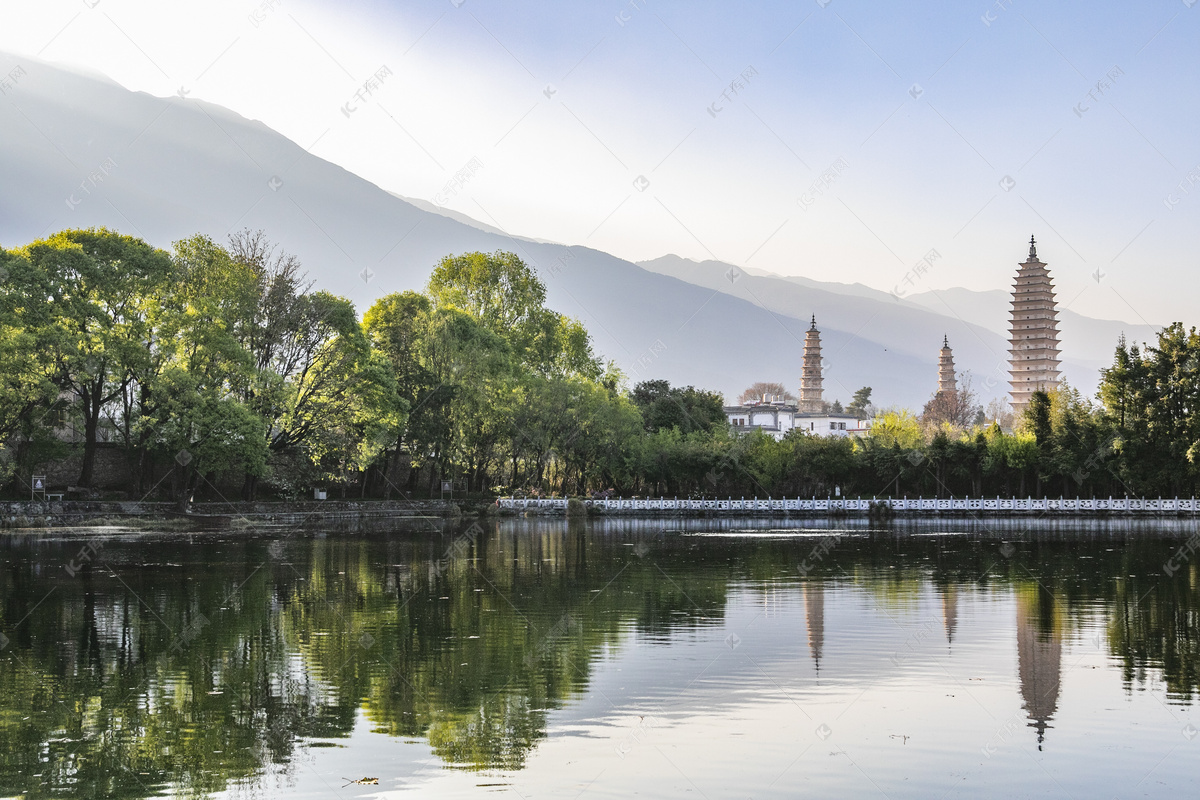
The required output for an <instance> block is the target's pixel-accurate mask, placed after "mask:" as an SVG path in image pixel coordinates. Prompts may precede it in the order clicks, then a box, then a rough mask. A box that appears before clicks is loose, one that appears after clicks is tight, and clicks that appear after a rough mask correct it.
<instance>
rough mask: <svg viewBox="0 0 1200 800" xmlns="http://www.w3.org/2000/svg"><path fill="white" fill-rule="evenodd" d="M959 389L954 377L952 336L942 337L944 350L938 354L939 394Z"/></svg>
mask: <svg viewBox="0 0 1200 800" xmlns="http://www.w3.org/2000/svg"><path fill="white" fill-rule="evenodd" d="M956 391H958V381H957V380H956V379H955V377H954V353H953V352H952V351H951V350H950V337H948V336H943V337H942V351H941V353H940V354H939V355H938V394H942V393H943V392H950V393H953V392H956Z"/></svg>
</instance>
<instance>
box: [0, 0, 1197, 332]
mask: <svg viewBox="0 0 1200 800" xmlns="http://www.w3.org/2000/svg"><path fill="white" fill-rule="evenodd" d="M1195 5H1200V3H1196V2H1195V0H1142V1H1141V2H1137V3H1104V2H1064V3H1055V4H1033V3H1028V2H1025V3H1023V2H1020V0H1014V1H1013V2H1006V0H999V2H997V1H996V0H992V1H991V2H986V1H985V0H979V2H971V0H959V1H958V2H953V3H952V2H944V3H937V2H929V3H922V4H913V3H905V4H895V5H889V6H884V7H881V6H883V4H879V3H864V2H858V1H857V0H819V1H818V0H795V1H794V2H781V1H779V0H767V1H766V2H760V3H756V4H754V6H753V7H751V8H744V7H738V6H737V5H735V4H731V3H715V2H696V1H695V0H693V2H687V3H683V2H676V3H666V2H654V1H653V0H647V1H643V0H611V2H610V1H607V0H606V1H604V2H574V3H549V2H534V0H510V1H509V2H505V3H499V2H493V1H490V0H428V1H427V2H426V1H423V0H413V1H412V2H406V3H394V2H338V3H313V2H301V1H300V0H282V2H279V1H272V0H268V2H259V3H254V2H237V1H235V0H211V1H210V2H206V3H188V4H180V3H163V2H150V0H128V1H123V0H61V2H60V1H57V0H37V2H32V1H29V2H15V1H14V0H0V49H2V50H7V51H12V52H16V53H20V54H25V55H36V56H39V57H41V58H44V59H46V60H50V61H55V62H61V63H66V64H71V65H77V66H83V67H87V68H90V69H92V70H95V71H98V72H102V73H104V74H106V75H108V76H110V77H112V78H113V79H115V80H117V81H118V82H120V83H121V84H123V85H125V86H127V87H129V88H131V89H137V90H142V91H146V92H150V93H152V94H157V95H168V94H174V93H176V92H180V91H182V92H184V93H185V94H186V96H188V97H190V98H200V99H205V100H209V101H212V102H215V103H220V104H222V105H225V106H228V107H230V108H232V109H234V110H235V111H238V112H240V113H241V114H243V115H245V116H247V117H250V118H254V119H259V120H262V121H263V122H264V123H266V124H267V125H269V126H271V127H272V128H275V129H276V130H279V131H280V132H282V133H283V134H285V135H287V136H288V137H290V138H291V139H293V140H295V141H296V142H298V143H299V144H300V145H302V146H303V147H306V148H309V149H310V150H311V152H313V153H314V154H315V155H318V156H320V157H322V158H326V159H328V160H330V161H333V162H335V163H337V164H340V165H342V166H344V167H345V168H347V169H349V170H351V171H353V172H355V173H357V174H359V175H361V176H363V177H365V178H368V179H369V180H372V181H374V182H375V183H377V184H379V185H380V186H382V187H383V188H385V189H388V190H391V191H394V192H397V193H399V194H404V195H408V196H415V197H420V198H424V199H428V200H431V201H435V202H438V201H442V200H444V201H446V203H447V205H448V206H449V207H451V208H453V209H455V210H458V211H461V212H464V213H466V214H469V215H471V216H473V217H476V218H477V219H480V220H482V221H484V222H488V223H489V224H492V225H496V226H499V227H502V228H504V229H505V230H508V231H509V232H513V233H519V234H523V235H528V236H536V237H541V238H546V239H552V240H556V241H561V242H565V243H568V244H585V245H589V246H593V247H596V248H599V249H603V250H607V251H609V252H612V253H614V254H616V255H619V256H622V257H625V258H629V259H633V260H638V259H647V258H654V257H656V256H659V255H662V254H664V253H668V252H673V253H678V254H681V255H684V256H688V257H691V258H697V259H705V258H717V259H721V260H724V261H730V262H734V263H737V264H740V265H743V266H750V267H758V268H761V269H768V270H771V271H774V272H778V273H781V274H792V275H807V276H809V277H813V278H818V279H822V280H835V281H845V282H852V281H858V282H862V283H866V284H869V285H871V286H874V287H876V288H880V289H885V290H891V289H893V288H894V287H897V286H900V287H901V290H902V291H920V290H923V289H928V288H940V287H945V286H966V287H969V288H974V289H986V288H1007V287H1008V286H1009V285H1010V284H1011V282H1012V277H1013V275H1014V273H1015V269H1016V262H1018V261H1020V260H1022V259H1023V258H1024V256H1025V253H1026V249H1027V245H1026V242H1027V240H1028V238H1029V235H1030V234H1031V233H1036V234H1037V237H1038V241H1039V253H1040V254H1041V256H1042V258H1043V260H1045V261H1047V262H1049V264H1050V268H1051V271H1052V273H1053V274H1054V276H1055V279H1056V281H1057V283H1058V286H1059V289H1060V299H1061V302H1063V303H1064V304H1067V305H1069V306H1070V307H1071V308H1073V309H1075V310H1077V311H1080V312H1082V313H1087V314H1092V315H1095V316H1109V317H1116V318H1122V319H1127V320H1130V321H1148V322H1153V323H1158V322H1165V321H1168V320H1173V319H1182V320H1185V321H1188V322H1191V323H1196V322H1200V320H1197V318H1196V314H1195V305H1194V298H1195V297H1196V295H1197V290H1198V289H1200V279H1198V278H1197V276H1196V268H1197V266H1198V264H1197V261H1198V258H1197V235H1196V234H1197V232H1198V231H1200V136H1197V133H1198V132H1200V125H1198V124H1197V123H1198V122H1200V103H1198V102H1197V101H1198V99H1200V86H1198V82H1197V76H1198V74H1200V70H1198V69H1197V67H1198V64H1200V47H1198V46H1197V42H1198V41H1200V8H1196V7H1193V6H1195ZM896 6H899V7H896ZM376 75H378V76H379V77H378V78H373V76H376ZM369 83H370V85H368V84H369ZM468 165H472V166H471V167H470V172H471V173H473V174H472V175H471V177H470V178H469V180H468V181H467V183H466V186H465V188H462V189H459V190H457V193H456V194H455V195H454V196H453V197H450V196H449V195H448V194H445V193H443V192H442V189H443V187H444V186H445V185H446V183H447V182H448V181H450V180H451V179H452V178H453V177H454V176H455V175H456V173H459V171H460V170H462V169H464V168H465V167H467V166H468ZM931 250H932V251H936V252H937V253H938V254H939V255H940V258H939V259H937V260H935V261H934V263H933V266H932V268H930V269H928V270H927V271H925V272H924V274H923V275H914V273H913V267H914V265H915V264H917V263H918V262H919V261H920V260H921V259H922V258H923V257H925V256H926V255H927V254H929V252H930V251H931ZM906 278H907V279H909V280H910V281H911V282H912V284H913V285H914V286H909V284H907V283H905V280H906Z"/></svg>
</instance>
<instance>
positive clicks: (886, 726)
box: [0, 520, 1200, 798]
mask: <svg viewBox="0 0 1200 800" xmlns="http://www.w3.org/2000/svg"><path fill="white" fill-rule="evenodd" d="M838 524H841V525H842V526H843V527H840V528H839V527H837V525H838ZM845 526H846V523H836V524H829V525H814V524H813V523H811V522H800V521H793V522H790V523H786V527H783V526H781V525H780V523H767V522H762V521H757V522H749V521H742V522H737V523H734V522H724V521H722V522H716V523H714V522H712V521H699V520H697V521H691V522H684V523H680V522H666V523H664V522H663V521H631V520H615V521H614V520H610V521H606V522H589V523H581V522H576V523H571V524H568V523H566V522H564V521H561V520H554V521H549V520H538V521H535V520H510V521H503V522H500V523H499V524H496V523H488V524H487V525H486V526H485V527H484V528H483V529H465V528H464V527H461V526H460V527H457V528H442V527H436V528H435V527H434V526H433V525H432V524H431V523H421V524H420V525H418V526H415V527H413V528H411V529H408V530H404V529H401V530H394V531H388V532H386V533H351V534H347V533H338V534H333V533H330V534H328V535H316V536H313V535H310V534H307V535H301V536H298V535H296V534H295V533H291V532H279V533H278V534H268V533H255V534H230V533H222V534H212V535H195V536H184V535H179V534H171V535H162V536H145V535H137V536H132V535H113V534H112V532H111V531H110V532H102V535H101V536H97V535H96V532H92V533H91V537H90V538H89V537H88V536H84V535H74V536H64V535H62V534H55V535H53V536H46V535H39V536H13V535H0V560H2V561H3V569H2V570H0V645H3V648H2V649H0V796H5V797H7V796H24V797H28V798H35V797H67V796H76V797H150V796H160V795H185V796H190V797H204V796H229V797H276V796H286V797H339V798H352V797H367V796H372V797H379V796H397V797H398V796H410V795H411V796H420V797H459V796H462V797H474V796H481V795H484V794H485V793H496V794H500V795H504V794H507V795H509V796H511V797H514V798H534V797H583V798H589V797H626V796H629V795H640V796H644V797H691V798H702V797H707V798H716V797H739V798H743V797H745V798H765V797H795V796H812V797H827V796H834V795H837V796H845V797H872V796H877V797H893V798H899V797H914V798H918V797H919V798H927V797H935V798H936V797H980V796H993V797H1012V796H1030V797H1097V796H1105V797H1155V796H1158V797H1166V796H1175V797H1195V796H1198V795H1200V736H1197V729H1200V714H1198V713H1197V707H1196V702H1197V691H1198V690H1200V586H1198V585H1197V580H1198V578H1200V569H1198V568H1197V563H1196V561H1193V560H1189V559H1191V558H1195V559H1196V560H1197V561H1200V553H1196V554H1194V555H1193V554H1191V553H1190V548H1189V546H1188V539H1189V537H1191V536H1193V535H1194V534H1195V532H1196V530H1197V528H1196V526H1195V524H1194V523H1190V522H1189V523H1186V524H1183V523H1161V524H1139V525H1136V526H1131V525H1127V524H1117V523H1111V524H1110V523H1103V522H1100V523H1097V522H1086V523H1079V524H1073V525H1066V526H1052V525H1043V526H1040V527H1035V528H1032V529H1030V528H1029V526H1028V523H1023V522H1013V523H1009V524H1008V525H1006V526H1004V525H997V524H994V523H989V524H988V525H987V526H986V527H978V526H975V525H973V524H972V523H965V522H964V523H948V522H921V523H910V524H904V525H897V526H895V527H892V528H888V529H883V530H875V531H871V530H868V529H867V528H865V527H862V526H856V525H854V524H851V525H850V526H849V527H845ZM1195 541H1196V540H1194V541H1193V543H1192V544H1193V545H1194V544H1195ZM1181 547H1183V548H1184V550H1183V551H1182V553H1181V552H1180V548H1181ZM1168 573H1169V574H1168ZM363 778H377V779H378V784H377V785H375V784H371V785H364V784H355V783H350V781H353V780H358V779H363Z"/></svg>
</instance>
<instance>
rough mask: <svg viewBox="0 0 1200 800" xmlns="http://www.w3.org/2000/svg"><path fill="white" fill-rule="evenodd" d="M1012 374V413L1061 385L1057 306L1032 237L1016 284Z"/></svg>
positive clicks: (1012, 338) (1018, 412) (1023, 408)
mask: <svg viewBox="0 0 1200 800" xmlns="http://www.w3.org/2000/svg"><path fill="white" fill-rule="evenodd" d="M1010 313H1011V314H1012V322H1011V329H1010V338H1009V342H1008V346H1009V350H1008V352H1009V370H1008V371H1009V375H1010V376H1011V377H1010V383H1011V385H1012V409H1013V413H1015V414H1017V415H1020V414H1021V412H1022V411H1024V410H1025V407H1026V406H1027V405H1029V398H1030V396H1031V395H1032V394H1033V393H1034V392H1036V391H1038V390H1042V391H1051V390H1053V389H1057V388H1058V375H1059V369H1058V365H1059V363H1060V362H1059V358H1058V309H1057V308H1056V307H1055V301H1054V284H1053V283H1052V282H1051V281H1050V271H1049V270H1048V269H1046V265H1045V264H1044V263H1043V262H1042V261H1040V260H1039V259H1038V256H1037V242H1036V241H1034V238H1033V237H1032V236H1030V237H1029V258H1027V259H1026V260H1025V262H1024V263H1022V264H1019V265H1018V270H1017V280H1016V283H1015V284H1013V299H1012V311H1011V312H1010Z"/></svg>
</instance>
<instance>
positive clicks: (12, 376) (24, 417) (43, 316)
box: [0, 248, 58, 484]
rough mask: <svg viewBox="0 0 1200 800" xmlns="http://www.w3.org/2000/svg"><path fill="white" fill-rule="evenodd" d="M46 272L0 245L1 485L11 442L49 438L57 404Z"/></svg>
mask: <svg viewBox="0 0 1200 800" xmlns="http://www.w3.org/2000/svg"><path fill="white" fill-rule="evenodd" d="M44 278H45V275H44V273H41V272H40V271H38V270H35V269H34V268H33V267H32V265H31V264H30V263H29V260H28V259H27V258H25V257H24V255H23V254H21V253H16V252H7V251H5V250H4V249H3V248H0V484H2V483H4V482H5V481H7V480H8V479H9V478H10V477H11V476H12V473H13V470H14V469H15V467H16V463H15V461H14V453H13V452H12V451H11V450H10V449H9V446H10V445H11V444H13V443H14V440H16V439H17V438H18V437H19V439H20V440H22V441H24V442H31V441H35V440H41V441H44V440H45V439H46V438H47V437H48V434H49V431H50V428H51V426H52V424H53V411H54V410H55V409H56V407H57V406H58V403H57V400H56V398H57V395H58V388H57V386H55V383H54V377H55V360H54V358H53V353H52V342H53V339H54V338H55V337H54V333H53V331H52V329H51V327H50V324H49V321H50V314H49V307H48V306H47V305H46V304H45V303H42V302H37V301H36V298H38V297H39V296H41V297H45V296H46V295H47V292H48V286H47V283H46V281H45V280H44Z"/></svg>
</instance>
